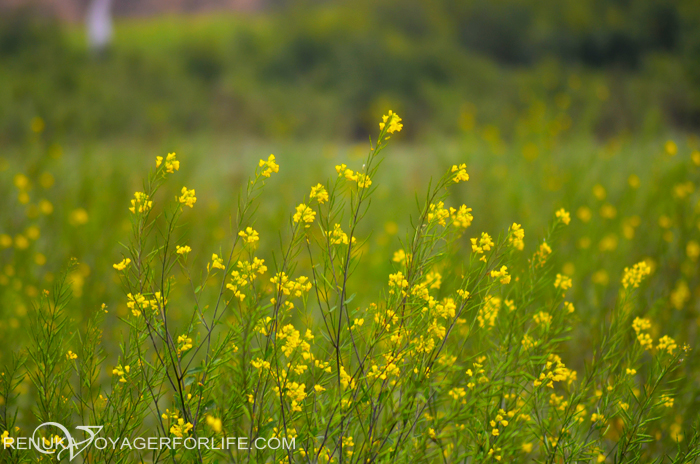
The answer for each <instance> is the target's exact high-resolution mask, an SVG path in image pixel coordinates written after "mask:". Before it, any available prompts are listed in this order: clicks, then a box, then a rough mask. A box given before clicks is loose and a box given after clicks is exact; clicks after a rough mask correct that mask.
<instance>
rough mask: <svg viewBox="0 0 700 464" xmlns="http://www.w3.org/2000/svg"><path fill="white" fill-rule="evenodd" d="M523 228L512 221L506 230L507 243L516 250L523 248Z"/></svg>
mask: <svg viewBox="0 0 700 464" xmlns="http://www.w3.org/2000/svg"><path fill="white" fill-rule="evenodd" d="M524 240H525V230H524V229H523V226H521V225H520V224H516V223H513V225H512V226H510V229H509V230H508V243H509V244H510V245H512V246H513V248H515V249H516V250H522V249H523V248H525V241H524Z"/></svg>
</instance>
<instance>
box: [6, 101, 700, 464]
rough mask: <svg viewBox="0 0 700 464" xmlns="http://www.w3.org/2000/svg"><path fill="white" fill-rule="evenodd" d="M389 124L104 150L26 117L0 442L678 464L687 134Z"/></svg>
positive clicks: (691, 457) (693, 199)
mask: <svg viewBox="0 0 700 464" xmlns="http://www.w3.org/2000/svg"><path fill="white" fill-rule="evenodd" d="M404 124H406V126H407V127H409V126H410V124H411V122H410V121H408V120H406V121H402V120H401V118H400V117H399V116H398V115H396V114H395V113H393V112H391V111H389V112H388V113H387V114H385V115H384V116H383V117H382V118H381V119H380V122H379V126H378V127H377V132H375V133H373V134H370V136H371V137H370V139H369V141H368V142H367V143H366V144H363V145H352V146H334V145H319V146H315V145H314V144H312V143H309V144H308V145H296V146H295V145H289V146H277V147H271V146H264V145H253V146H240V147H238V148H239V150H238V154H237V156H235V157H233V156H231V155H230V154H229V153H226V154H222V151H221V150H220V149H217V148H216V147H212V146H208V145H206V144H203V145H197V144H196V143H194V144H193V143H187V142H183V143H182V149H179V148H172V149H169V150H168V149H164V150H160V149H159V151H156V152H155V153H152V151H153V150H152V149H149V148H147V147H138V152H137V153H135V152H134V151H135V150H134V147H131V146H129V147H125V148H119V147H117V148H113V151H112V152H110V153H108V154H107V155H109V156H105V154H104V153H100V152H99V151H97V150H95V151H87V152H83V153H76V152H73V151H71V148H70V147H62V146H60V145H58V144H57V143H55V141H53V140H51V137H50V135H48V133H47V132H46V131H45V127H44V122H43V121H42V120H41V119H39V118H35V119H34V120H32V122H31V129H32V135H31V136H30V137H29V138H28V139H27V140H26V141H25V143H24V145H22V146H21V147H20V148H17V150H18V151H20V152H21V153H22V154H23V157H22V158H20V157H12V158H2V159H0V179H2V182H1V183H0V189H1V190H2V200H1V201H2V215H1V216H0V219H1V221H2V222H0V259H1V261H0V263H1V264H2V266H1V267H0V302H1V305H0V310H1V311H2V317H1V318H0V337H1V339H2V340H3V342H4V346H3V348H2V350H0V365H1V366H2V368H1V370H2V372H1V374H0V431H1V432H2V436H3V445H4V446H3V448H4V449H2V450H0V458H1V459H3V460H4V462H42V461H43V462H48V461H50V460H55V459H56V456H55V455H48V454H42V453H41V452H38V451H37V450H27V449H25V448H22V447H21V443H22V442H21V439H20V437H30V436H32V431H33V430H35V427H37V425H39V424H44V423H46V422H55V423H59V424H62V425H63V426H65V427H66V428H67V429H69V430H71V431H72V430H74V429H75V428H76V427H78V426H101V427H102V428H101V429H100V430H101V431H100V434H101V436H103V437H105V438H107V437H111V438H117V437H119V438H121V439H123V438H127V441H128V442H129V446H123V442H120V443H121V446H112V445H111V444H110V445H109V446H107V445H105V447H102V446H99V443H100V442H98V441H93V442H91V443H92V446H90V447H87V448H85V449H84V451H83V452H82V453H81V454H80V455H79V456H80V457H77V458H76V459H78V460H83V462H90V463H103V462H111V463H131V462H183V463H189V462H211V463H216V462H261V463H267V462H275V463H276V462H320V463H328V462H338V463H341V462H346V463H355V462H357V463H360V462H362V463H366V462H367V463H368V462H406V463H414V462H491V461H506V462H508V461H510V462H529V461H532V460H534V461H536V462H548V463H550V462H551V463H573V462H586V463H588V462H642V463H647V462H674V463H687V462H695V461H696V459H697V457H698V455H700V435H698V433H697V432H696V429H697V427H698V419H697V418H698V409H699V408H698V407H699V404H698V402H699V401H700V400H699V399H698V398H700V397H699V396H698V392H699V388H698V381H699V379H698V373H700V370H699V367H698V364H697V363H698V361H697V359H698V358H697V357H696V356H695V351H694V350H693V348H694V347H695V346H696V341H697V331H698V326H699V323H700V319H699V315H698V313H697V312H698V306H697V301H698V291H697V289H698V288H699V287H698V284H699V279H700V275H699V274H698V259H699V258H700V236H699V235H700V234H699V233H700V202H699V197H698V192H696V190H695V184H696V183H697V181H698V176H699V175H700V151H698V147H699V145H698V141H697V140H695V139H693V138H687V137H685V136H678V135H675V134H671V135H668V136H667V137H663V138H660V139H656V138H648V139H639V140H637V139H633V138H624V137H619V138H615V139H612V140H611V141H610V142H608V143H607V144H599V143H597V142H596V141H595V140H594V139H592V138H585V137H581V138H580V139H576V138H573V137H572V138H568V139H560V138H557V136H556V134H552V133H548V135H547V136H546V137H544V139H543V140H542V141H540V142H539V143H534V142H532V141H529V140H528V139H527V137H523V138H516V139H514V140H510V141H505V140H503V139H501V138H500V137H499V135H498V132H497V131H495V134H494V128H488V127H487V128H479V129H476V128H469V129H467V130H465V131H464V133H463V134H462V137H461V138H460V139H459V140H457V141H454V140H453V141H450V142H445V141H442V140H435V141H434V142H432V143H431V144H423V145H416V146H413V145H411V144H408V143H403V142H402V136H403V134H402V129H403V125H404ZM273 149H274V151H275V154H273V155H271V154H269V152H270V151H272V150H273ZM120 150H122V151H120ZM75 434H76V436H75V437H73V439H75V440H81V439H82V438H83V436H82V434H81V432H75ZM38 436H39V437H40V438H41V440H43V441H42V443H44V444H45V445H46V447H47V448H48V449H50V451H48V452H53V451H56V454H58V452H59V451H61V450H63V451H66V452H65V453H63V454H62V455H59V456H58V458H59V460H61V459H62V460H65V461H66V462H67V461H68V460H69V459H71V460H72V459H73V451H76V450H74V449H73V447H72V443H71V441H70V437H68V438H67V437H65V436H63V435H61V434H60V432H59V431H58V429H55V430H51V429H50V428H49V427H47V428H42V429H39V435H38ZM86 436H87V435H86ZM144 437H151V438H153V437H156V438H158V439H161V438H168V439H169V440H171V441H170V442H169V443H176V442H177V440H178V439H179V440H182V443H185V444H186V443H187V441H186V440H187V439H193V440H192V441H190V443H192V442H194V443H197V444H198V446H194V447H187V446H180V447H177V446H172V447H162V446H154V447H151V446H150V443H151V442H150V441H146V442H145V443H146V444H147V445H145V446H140V445H138V443H144V442H143V441H141V442H139V441H138V438H144ZM259 438H261V439H263V442H262V443H264V444H265V445H266V446H264V447H263V446H261V447H256V446H257V445H253V444H254V443H258V442H257V440H258V439H259ZM66 442H68V444H69V446H68V447H65V448H64V445H65V444H66ZM105 443H111V442H107V441H105ZM158 443H161V442H158ZM202 443H204V444H205V446H202ZM231 443H233V445H231ZM285 443H286V444H289V443H293V445H294V446H285V445H284V444H285ZM223 444H226V445H227V446H223ZM218 445H222V446H218ZM229 445H230V446H229ZM67 451H70V455H69V454H67Z"/></svg>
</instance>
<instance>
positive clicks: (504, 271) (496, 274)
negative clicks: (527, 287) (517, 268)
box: [491, 266, 510, 284]
mask: <svg viewBox="0 0 700 464" xmlns="http://www.w3.org/2000/svg"><path fill="white" fill-rule="evenodd" d="M491 277H493V278H494V279H498V278H500V279H501V283H502V284H509V283H510V276H509V275H508V267H507V266H501V269H500V270H498V271H497V270H495V269H494V270H493V271H491Z"/></svg>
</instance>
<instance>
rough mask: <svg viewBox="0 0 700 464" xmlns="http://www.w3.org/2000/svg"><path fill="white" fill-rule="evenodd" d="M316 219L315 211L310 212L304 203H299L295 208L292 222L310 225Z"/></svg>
mask: <svg viewBox="0 0 700 464" xmlns="http://www.w3.org/2000/svg"><path fill="white" fill-rule="evenodd" d="M315 218H316V211H314V210H312V209H311V208H309V207H308V206H306V205H305V204H304V203H301V204H300V205H299V206H297V208H296V213H294V217H293V219H294V222H305V223H310V222H314V219H315Z"/></svg>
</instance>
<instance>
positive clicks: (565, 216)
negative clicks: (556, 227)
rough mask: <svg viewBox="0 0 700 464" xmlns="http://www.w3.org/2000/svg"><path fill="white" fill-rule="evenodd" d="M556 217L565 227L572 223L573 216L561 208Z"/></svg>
mask: <svg viewBox="0 0 700 464" xmlns="http://www.w3.org/2000/svg"><path fill="white" fill-rule="evenodd" d="M555 215H556V217H557V218H559V220H560V221H561V222H563V223H564V224H565V225H569V223H570V222H571V215H570V214H569V213H568V212H567V211H566V210H565V209H564V208H561V209H560V210H559V211H557V212H556V213H555Z"/></svg>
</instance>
